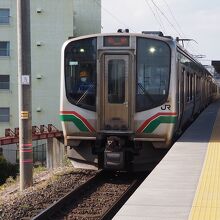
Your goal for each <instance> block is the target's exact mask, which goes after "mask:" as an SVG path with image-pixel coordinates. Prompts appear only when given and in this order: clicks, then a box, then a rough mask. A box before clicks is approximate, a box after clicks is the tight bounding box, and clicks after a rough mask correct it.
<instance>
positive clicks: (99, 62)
mask: <svg viewBox="0 0 220 220" xmlns="http://www.w3.org/2000/svg"><path fill="white" fill-rule="evenodd" d="M216 91H217V86H216V85H215V84H214V83H213V79H212V75H211V74H210V73H209V72H208V71H207V70H206V69H205V68H204V67H203V66H202V65H201V64H200V63H199V62H198V61H196V60H195V59H194V58H193V57H192V56H191V55H190V54H189V53H188V52H187V51H186V50H185V49H184V48H183V47H182V46H181V45H180V44H179V43H178V41H177V40H175V39H173V38H171V37H166V36H163V34H162V33H161V32H159V33H157V32H144V33H142V34H134V33H114V34H96V35H89V36H83V37H78V38H73V39H70V40H68V41H67V42H65V43H64V45H63V48H62V67H61V102H60V119H61V121H62V127H63V132H64V140H65V145H66V146H68V156H69V158H70V159H71V160H72V161H73V164H74V166H75V167H81V168H91V169H97V168H103V169H112V170H135V171H136V170H145V169H146V168H147V166H148V164H149V161H151V159H152V158H151V157H152V155H153V154H152V152H154V153H155V152H156V153H157V152H158V151H157V150H154V149H168V148H170V146H171V144H172V142H173V140H174V138H175V137H176V136H177V135H178V134H180V133H181V132H182V130H183V128H184V127H185V126H186V125H187V124H188V123H189V122H191V121H192V120H193V119H194V118H195V116H196V115H198V114H199V113H200V112H201V111H202V110H203V109H204V108H205V107H206V106H207V105H208V104H209V103H210V102H211V100H212V98H214V97H215V96H216V94H217V93H216ZM152 146H153V148H152Z"/></svg>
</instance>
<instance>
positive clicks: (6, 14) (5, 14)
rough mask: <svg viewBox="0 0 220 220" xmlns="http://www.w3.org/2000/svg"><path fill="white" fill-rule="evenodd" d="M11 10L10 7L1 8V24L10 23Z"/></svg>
mask: <svg viewBox="0 0 220 220" xmlns="http://www.w3.org/2000/svg"><path fill="white" fill-rule="evenodd" d="M9 18H10V10H9V9H8V8H0V24H9Z"/></svg>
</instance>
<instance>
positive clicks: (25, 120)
mask: <svg viewBox="0 0 220 220" xmlns="http://www.w3.org/2000/svg"><path fill="white" fill-rule="evenodd" d="M30 36H31V34H30V0H17V43H18V96H19V97H18V100H19V155H20V162H19V163H20V190H21V191H22V190H24V189H25V188H27V187H29V186H31V185H33V146H32V115H31V39H30Z"/></svg>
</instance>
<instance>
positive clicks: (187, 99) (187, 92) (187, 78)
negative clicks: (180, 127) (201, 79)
mask: <svg viewBox="0 0 220 220" xmlns="http://www.w3.org/2000/svg"><path fill="white" fill-rule="evenodd" d="M189 80H190V79H189V73H188V72H187V74H186V101H187V102H189V100H190V99H189Z"/></svg>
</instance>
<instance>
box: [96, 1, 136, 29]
mask: <svg viewBox="0 0 220 220" xmlns="http://www.w3.org/2000/svg"><path fill="white" fill-rule="evenodd" d="M95 3H96V4H97V5H98V6H100V7H101V8H102V9H103V10H104V11H105V12H106V13H107V14H109V15H110V16H111V17H112V18H114V19H115V20H116V21H117V22H118V23H120V24H122V25H123V26H124V27H125V28H128V29H130V30H132V31H133V32H136V31H135V30H134V29H132V28H131V27H129V26H128V25H127V24H125V23H124V22H122V21H121V20H120V19H119V18H118V17H116V16H115V15H114V14H112V13H111V12H110V11H109V10H108V9H106V8H104V7H103V6H102V4H101V3H99V2H98V0H95Z"/></svg>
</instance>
